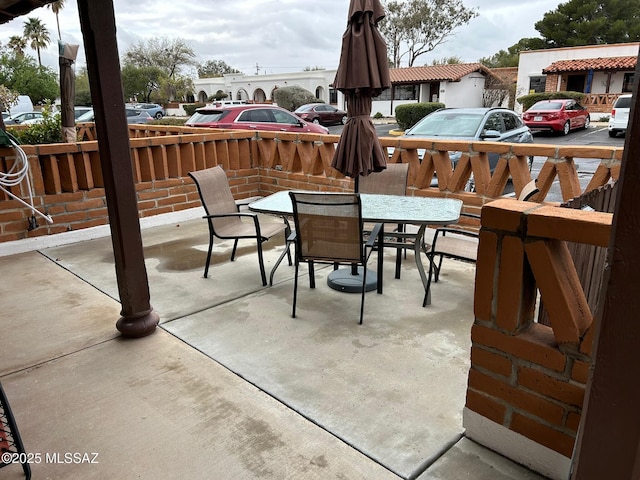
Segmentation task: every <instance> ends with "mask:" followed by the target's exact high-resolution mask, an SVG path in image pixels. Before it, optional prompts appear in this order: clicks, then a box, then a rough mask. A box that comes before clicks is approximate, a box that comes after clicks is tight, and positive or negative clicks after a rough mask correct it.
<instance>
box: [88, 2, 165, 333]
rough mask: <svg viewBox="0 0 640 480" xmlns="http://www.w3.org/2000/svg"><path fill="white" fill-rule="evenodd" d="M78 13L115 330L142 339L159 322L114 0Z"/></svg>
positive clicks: (91, 5) (97, 4)
mask: <svg viewBox="0 0 640 480" xmlns="http://www.w3.org/2000/svg"><path fill="white" fill-rule="evenodd" d="M78 12H79V14H80V26H81V28H82V34H83V38H84V47H85V52H86V56H87V70H88V73H89V83H90V86H91V99H92V100H93V109H94V111H95V123H96V132H97V137H98V148H99V153H100V164H101V169H102V176H103V178H104V188H105V196H106V199H107V210H108V212H109V225H110V226H111V239H112V243H113V253H114V257H115V267H116V276H117V280H118V293H119V294H120V303H121V304H122V311H121V312H120V313H121V315H122V316H121V317H120V318H119V319H118V321H117V323H116V327H117V328H118V330H119V331H120V332H121V333H122V334H123V335H124V336H129V337H142V336H145V335H149V334H150V333H153V332H154V330H155V328H156V326H157V324H158V321H159V318H158V315H157V314H156V313H155V312H154V311H153V309H152V308H151V305H150V303H149V281H148V278H147V271H146V267H145V264H144V252H143V249H142V236H141V233H140V222H139V219H138V207H137V201H136V190H135V184H134V181H133V168H132V166H131V156H130V153H129V152H130V150H129V128H128V125H127V119H126V116H125V105H124V93H123V90H122V79H121V76H120V59H119V56H118V46H117V41H116V26H115V14H114V10H113V0H101V1H99V2H96V1H95V0H78Z"/></svg>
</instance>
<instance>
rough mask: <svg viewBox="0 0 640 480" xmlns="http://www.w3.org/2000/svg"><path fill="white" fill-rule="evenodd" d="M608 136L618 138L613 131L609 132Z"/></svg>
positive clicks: (616, 133)
mask: <svg viewBox="0 0 640 480" xmlns="http://www.w3.org/2000/svg"><path fill="white" fill-rule="evenodd" d="M609 136H610V137H611V138H615V137H617V136H618V132H616V131H615V130H609Z"/></svg>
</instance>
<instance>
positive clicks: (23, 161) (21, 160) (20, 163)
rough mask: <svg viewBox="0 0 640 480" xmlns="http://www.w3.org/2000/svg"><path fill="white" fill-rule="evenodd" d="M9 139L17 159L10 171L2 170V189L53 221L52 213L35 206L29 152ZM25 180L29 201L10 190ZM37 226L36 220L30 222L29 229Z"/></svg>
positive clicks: (0, 183)
mask: <svg viewBox="0 0 640 480" xmlns="http://www.w3.org/2000/svg"><path fill="white" fill-rule="evenodd" d="M9 141H10V142H11V146H12V147H13V149H14V150H15V152H16V161H15V162H14V164H13V165H12V166H11V168H10V169H9V171H8V172H0V190H2V191H3V192H5V193H6V194H7V195H9V196H10V197H11V198H13V199H14V200H17V201H18V202H20V203H22V204H23V205H25V206H26V207H28V208H29V209H31V211H32V212H33V213H35V214H38V215H39V216H41V217H42V218H44V219H45V220H46V221H47V222H49V223H53V219H52V218H51V216H50V215H47V214H44V213H42V212H40V211H39V210H38V209H37V208H36V207H34V206H33V192H32V190H31V181H30V179H29V160H28V159H27V154H26V153H24V150H22V148H20V145H18V144H17V143H16V142H15V141H14V140H13V138H9ZM23 181H26V184H27V190H28V192H29V203H27V202H25V201H24V200H23V199H21V198H20V197H17V196H15V195H14V194H13V193H11V192H10V191H9V190H8V189H9V188H10V187H16V186H18V185H20V184H21V183H22V182H23ZM35 227H37V224H36V223H35V222H30V228H29V229H30V230H31V229H32V228H35Z"/></svg>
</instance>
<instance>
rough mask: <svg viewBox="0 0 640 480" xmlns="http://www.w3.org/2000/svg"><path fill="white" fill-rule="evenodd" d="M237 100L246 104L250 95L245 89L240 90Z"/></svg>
mask: <svg viewBox="0 0 640 480" xmlns="http://www.w3.org/2000/svg"><path fill="white" fill-rule="evenodd" d="M236 100H243V101H245V102H246V101H247V100H249V94H248V93H247V91H246V90H245V89H244V88H241V89H239V90H238V92H237V93H236Z"/></svg>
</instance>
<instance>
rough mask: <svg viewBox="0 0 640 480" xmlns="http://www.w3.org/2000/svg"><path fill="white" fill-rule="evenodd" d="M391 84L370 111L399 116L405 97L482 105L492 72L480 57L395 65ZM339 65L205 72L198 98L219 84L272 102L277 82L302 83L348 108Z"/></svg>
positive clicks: (231, 94)
mask: <svg viewBox="0 0 640 480" xmlns="http://www.w3.org/2000/svg"><path fill="white" fill-rule="evenodd" d="M389 73H390V77H391V84H392V87H391V88H390V89H388V90H386V91H384V92H383V93H382V94H381V95H380V96H379V97H377V98H375V99H374V101H373V106H372V110H371V113H372V115H375V114H376V113H378V112H380V113H381V114H382V115H384V116H394V114H395V107H396V106H398V105H402V104H406V103H416V102H442V103H444V104H445V105H446V106H447V107H481V106H483V94H484V88H485V80H486V78H487V77H488V76H490V75H492V74H491V72H490V70H489V69H487V68H486V67H485V66H483V65H482V64H479V63H468V64H457V65H434V66H424V67H407V68H392V69H390V72H389ZM335 74H336V70H311V71H305V72H292V73H280V74H269V75H245V74H241V73H240V74H228V75H225V76H224V77H217V78H201V79H197V80H195V81H194V85H195V88H196V92H195V94H194V97H195V98H196V101H197V102H202V103H206V101H207V99H208V98H210V97H211V96H213V95H215V93H216V92H218V91H219V90H221V91H223V92H225V93H226V94H227V95H228V97H227V98H229V99H233V100H247V101H253V102H260V103H261V102H272V101H273V93H274V92H275V90H276V89H277V88H280V87H286V86H294V85H295V86H299V87H302V88H304V89H306V90H308V91H310V92H312V93H315V95H316V97H317V98H319V99H320V100H322V101H324V102H325V103H328V104H331V105H334V106H335V107H337V108H341V109H345V110H346V105H345V99H344V95H342V93H341V92H339V91H337V90H335V89H334V88H333V87H332V86H331V85H332V83H333V80H334V78H335Z"/></svg>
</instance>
